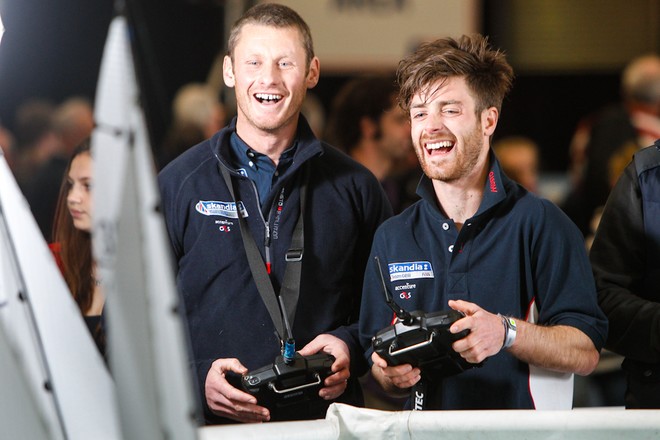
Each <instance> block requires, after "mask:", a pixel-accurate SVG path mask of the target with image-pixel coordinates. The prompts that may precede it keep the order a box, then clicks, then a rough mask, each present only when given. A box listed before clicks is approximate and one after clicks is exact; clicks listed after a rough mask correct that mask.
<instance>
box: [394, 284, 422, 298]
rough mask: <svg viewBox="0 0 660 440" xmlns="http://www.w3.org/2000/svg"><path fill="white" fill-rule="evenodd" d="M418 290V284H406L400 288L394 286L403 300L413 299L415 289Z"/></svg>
mask: <svg viewBox="0 0 660 440" xmlns="http://www.w3.org/2000/svg"><path fill="white" fill-rule="evenodd" d="M416 288H417V284H412V283H406V284H401V285H400V286H394V290H395V291H396V292H397V293H398V294H399V298H401V299H410V298H412V294H413V292H412V291H413V289H416Z"/></svg>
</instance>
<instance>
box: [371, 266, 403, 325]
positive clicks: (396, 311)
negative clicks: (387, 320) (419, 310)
mask: <svg viewBox="0 0 660 440" xmlns="http://www.w3.org/2000/svg"><path fill="white" fill-rule="evenodd" d="M374 260H376V266H378V273H379V274H380V282H381V284H382V285H383V292H384V293H385V302H386V303H387V305H388V306H389V307H390V309H392V311H394V314H395V315H396V317H397V318H398V319H399V321H401V322H402V323H403V325H411V324H412V323H413V317H412V316H411V315H410V313H408V312H406V311H405V310H403V309H402V308H401V307H399V305H398V304H397V303H396V302H394V299H392V294H391V293H390V291H389V289H388V288H387V286H386V285H385V277H384V276H383V269H382V268H381V266H380V258H378V256H375V257H374Z"/></svg>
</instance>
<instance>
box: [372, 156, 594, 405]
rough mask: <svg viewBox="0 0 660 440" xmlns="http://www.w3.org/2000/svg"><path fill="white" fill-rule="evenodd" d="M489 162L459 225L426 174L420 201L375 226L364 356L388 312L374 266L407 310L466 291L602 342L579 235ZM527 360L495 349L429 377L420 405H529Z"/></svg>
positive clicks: (489, 304)
mask: <svg viewBox="0 0 660 440" xmlns="http://www.w3.org/2000/svg"><path fill="white" fill-rule="evenodd" d="M491 164H492V165H491V169H490V171H489V174H488V178H487V179H486V184H485V188H484V196H483V200H482V202H481V205H480V207H479V209H478V211H477V213H476V214H475V215H474V216H473V217H472V218H470V219H468V220H467V221H466V222H465V223H464V225H463V227H462V228H461V230H460V231H459V230H458V229H457V228H456V225H455V223H454V222H453V220H452V219H450V218H447V217H446V216H445V215H444V214H443V212H442V211H441V210H440V209H439V208H438V206H437V201H436V196H435V192H434V190H433V186H432V182H431V181H430V180H429V179H428V178H427V177H426V176H424V177H423V178H422V181H421V182H420V186H419V188H418V194H419V195H420V196H421V197H422V199H421V200H420V201H418V202H417V203H416V204H414V205H413V206H411V207H410V208H408V209H407V210H405V211H404V212H403V213H401V214H400V215H398V216H396V217H393V218H391V219H389V220H387V221H386V222H385V223H383V224H382V225H381V227H380V228H379V229H378V231H377V232H376V236H375V238H374V244H373V247H372V251H371V257H370V259H369V261H368V263H367V270H366V273H365V281H364V288H363V296H362V307H361V312H360V338H361V342H362V344H363V346H364V347H365V349H366V350H367V353H366V355H367V357H368V358H369V359H370V357H371V352H372V350H371V338H372V336H373V335H375V334H376V333H377V332H378V331H379V330H381V329H382V328H384V327H386V326H388V325H390V323H391V322H392V319H393V313H392V311H391V309H390V308H389V307H388V306H387V305H386V303H385V300H384V295H383V288H382V284H381V281H380V277H379V274H378V269H377V268H376V266H375V262H374V256H378V257H379V259H380V261H381V267H382V269H383V273H384V274H385V277H386V280H385V282H386V285H387V286H388V288H389V290H390V292H391V293H392V295H393V297H394V299H395V301H396V302H397V303H398V304H399V305H400V306H401V307H403V308H404V309H405V310H408V311H414V310H422V311H426V312H435V311H441V310H448V309H449V306H448V304H447V303H448V301H449V300H450V299H451V300H459V299H461V300H465V301H470V302H472V303H475V304H477V305H478V306H480V307H482V308H483V309H485V310H487V311H489V312H491V313H501V314H503V315H509V316H513V317H516V318H519V319H521V318H522V319H526V320H531V319H530V318H531V317H532V316H534V322H538V323H540V324H543V325H559V324H561V325H567V326H572V327H575V328H577V329H579V330H581V331H582V332H584V333H585V334H586V335H587V336H588V337H589V338H591V340H592V341H593V342H594V345H595V347H596V349H598V350H600V348H601V347H602V346H603V343H604V341H605V337H606V335H607V321H606V318H605V316H604V315H603V313H602V312H601V310H600V308H599V307H598V304H597V299H596V291H595V286H594V281H593V278H592V275H591V268H590V265H589V261H588V259H587V254H586V250H585V246H584V240H583V238H582V235H581V234H580V232H579V231H578V229H577V228H576V227H575V225H574V224H573V223H572V222H571V221H570V220H569V219H568V217H566V216H565V215H564V214H563V213H562V212H561V211H560V210H559V209H558V208H557V207H556V206H555V205H554V204H552V203H551V202H549V201H547V200H544V199H541V198H539V197H536V196H535V195H533V194H531V193H529V192H527V191H526V190H525V189H524V188H522V187H521V186H520V185H518V184H516V183H515V182H513V181H511V180H510V179H508V178H507V177H506V176H505V175H504V174H503V173H501V171H500V167H499V164H498V163H497V160H496V159H495V157H494V155H493V154H492V153H491ZM530 383H531V375H530V367H529V366H528V365H527V364H525V363H523V362H521V361H519V360H518V359H516V358H515V357H514V356H512V355H510V354H509V353H508V352H507V351H505V350H503V351H501V352H500V353H498V354H497V355H495V356H492V357H490V358H488V359H487V360H486V362H485V364H484V366H483V367H481V368H476V369H472V370H468V371H466V372H464V373H462V374H460V375H458V376H454V377H450V378H446V379H444V380H443V381H442V382H441V383H435V384H432V387H435V388H432V390H433V391H432V393H429V394H430V395H431V397H430V401H429V402H428V406H427V408H428V409H494V408H535V401H534V400H535V399H537V398H539V397H538V396H533V395H532V393H531V391H530Z"/></svg>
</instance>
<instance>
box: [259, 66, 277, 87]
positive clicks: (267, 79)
mask: <svg viewBox="0 0 660 440" xmlns="http://www.w3.org/2000/svg"><path fill="white" fill-rule="evenodd" d="M279 75H280V69H279V64H278V63H276V62H273V63H265V64H264V67H263V69H261V82H262V84H264V85H267V86H268V85H271V84H277V82H278V81H279Z"/></svg>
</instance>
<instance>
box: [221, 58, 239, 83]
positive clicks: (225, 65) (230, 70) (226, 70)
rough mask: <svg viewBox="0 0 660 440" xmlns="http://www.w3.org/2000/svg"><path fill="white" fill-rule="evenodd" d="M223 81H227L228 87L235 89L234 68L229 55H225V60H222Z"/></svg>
mask: <svg viewBox="0 0 660 440" xmlns="http://www.w3.org/2000/svg"><path fill="white" fill-rule="evenodd" d="M222 79H223V80H224V81H225V85H226V86H227V87H234V86H235V85H236V79H235V78H234V67H233V66H232V63H231V58H229V56H228V55H225V58H224V59H223V60H222Z"/></svg>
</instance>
